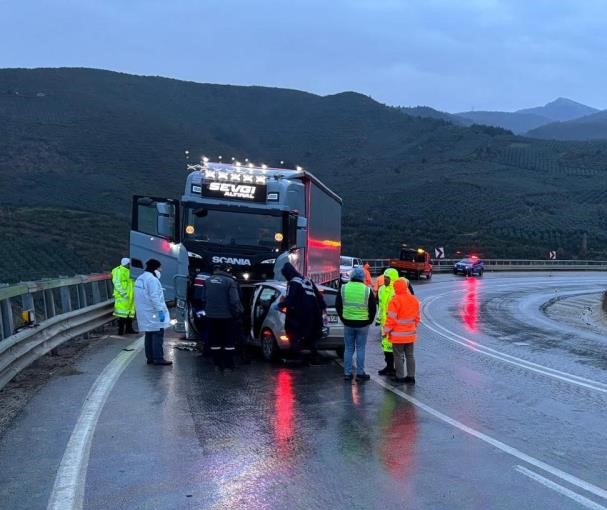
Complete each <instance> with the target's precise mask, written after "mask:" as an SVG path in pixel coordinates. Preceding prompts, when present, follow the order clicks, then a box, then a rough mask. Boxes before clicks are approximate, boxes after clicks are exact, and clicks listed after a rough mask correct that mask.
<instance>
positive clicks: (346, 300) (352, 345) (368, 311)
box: [335, 267, 377, 381]
mask: <svg viewBox="0 0 607 510" xmlns="http://www.w3.org/2000/svg"><path fill="white" fill-rule="evenodd" d="M364 281H365V271H364V270H363V268H361V267H356V268H354V270H353V271H352V274H351V275H350V281H349V282H348V283H346V284H345V285H343V286H342V288H341V289H340V292H339V294H337V299H336V301H335V308H336V309H337V313H338V315H339V317H340V318H341V321H342V322H343V324H344V344H345V349H344V379H345V380H346V381H351V380H352V379H353V378H354V376H353V374H352V356H353V355H354V352H355V351H356V380H357V381H367V380H369V379H370V376H369V374H367V373H366V372H365V349H366V345H367V334H368V333H369V326H370V325H371V324H372V323H373V320H374V319H375V313H376V312H377V303H376V301H375V294H374V293H373V291H372V290H371V287H369V286H368V285H365V283H364Z"/></svg>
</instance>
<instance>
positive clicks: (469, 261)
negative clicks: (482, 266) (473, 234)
mask: <svg viewBox="0 0 607 510" xmlns="http://www.w3.org/2000/svg"><path fill="white" fill-rule="evenodd" d="M460 262H461V263H462V264H474V263H475V262H478V259H462V260H460Z"/></svg>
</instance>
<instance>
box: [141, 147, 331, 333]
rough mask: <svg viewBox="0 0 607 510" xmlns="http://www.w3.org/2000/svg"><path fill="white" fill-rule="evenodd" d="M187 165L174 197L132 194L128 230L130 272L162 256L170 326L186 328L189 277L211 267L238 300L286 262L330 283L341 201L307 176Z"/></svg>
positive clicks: (246, 166) (252, 167)
mask: <svg viewBox="0 0 607 510" xmlns="http://www.w3.org/2000/svg"><path fill="white" fill-rule="evenodd" d="M188 170H189V172H190V173H189V175H188V176H187V178H186V184H185V190H184V193H183V195H182V197H181V199H180V200H177V199H171V198H161V197H156V196H142V195H136V196H134V197H133V209H132V227H131V232H130V257H131V274H132V276H133V277H137V276H138V275H139V274H140V273H141V271H143V268H144V265H145V261H146V260H148V259H150V258H155V259H157V260H159V261H160V262H161V264H162V275H161V282H162V285H163V288H164V292H165V299H167V301H172V302H174V303H175V305H176V325H175V328H176V330H177V331H181V332H186V333H188V331H187V330H186V328H188V323H189V322H190V321H188V317H189V314H188V310H189V302H188V300H189V296H191V295H192V292H191V291H192V286H193V282H194V279H195V278H196V277H197V276H199V275H204V274H210V273H211V272H212V270H213V266H215V265H227V266H229V267H230V270H231V273H232V274H233V276H234V277H235V278H236V279H237V280H238V281H239V283H240V284H241V287H242V290H243V300H244V301H245V303H244V304H245V306H246V305H247V302H248V300H249V299H250V296H251V293H252V291H253V289H254V286H255V284H256V283H258V282H261V281H264V280H269V279H281V278H282V277H281V275H280V267H281V266H282V265H283V264H284V263H285V261H287V260H289V261H290V262H292V263H293V264H294V265H295V266H296V268H297V269H298V270H299V271H300V272H301V273H302V274H303V275H304V276H306V277H308V278H310V279H311V280H312V281H314V282H315V283H317V284H322V285H335V284H337V282H338V280H339V257H340V251H341V205H342V200H341V198H340V197H339V196H338V195H337V194H336V193H334V192H333V191H331V190H330V189H329V188H328V187H327V186H325V185H324V184H323V183H322V182H321V181H320V180H319V179H317V178H316V177H315V176H314V175H312V174H311V173H309V172H307V171H305V170H303V169H302V168H299V167H298V168H296V169H284V168H268V167H267V166H265V165H261V166H255V165H253V164H251V163H248V164H240V163H238V162H234V163H229V164H228V163H222V162H209V161H208V160H206V159H205V160H203V161H202V162H201V163H200V164H194V165H188ZM190 325H191V324H190Z"/></svg>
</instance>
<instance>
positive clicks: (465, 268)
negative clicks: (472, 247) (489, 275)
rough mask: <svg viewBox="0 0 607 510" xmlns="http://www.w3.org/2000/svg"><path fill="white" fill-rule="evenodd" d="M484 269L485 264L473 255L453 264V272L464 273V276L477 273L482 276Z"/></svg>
mask: <svg viewBox="0 0 607 510" xmlns="http://www.w3.org/2000/svg"><path fill="white" fill-rule="evenodd" d="M484 271H485V264H484V263H483V261H482V260H481V259H479V258H478V257H476V256H474V255H473V256H471V257H466V258H465V259H462V260H460V261H459V262H456V263H455V264H453V274H464V275H466V276H472V275H473V274H477V275H478V276H483V272H484Z"/></svg>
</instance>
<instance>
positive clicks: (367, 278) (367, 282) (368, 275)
mask: <svg viewBox="0 0 607 510" xmlns="http://www.w3.org/2000/svg"><path fill="white" fill-rule="evenodd" d="M363 269H364V270H365V285H366V286H367V287H372V286H373V278H371V272H370V271H369V264H368V263H367V262H365V265H364V266H363Z"/></svg>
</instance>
